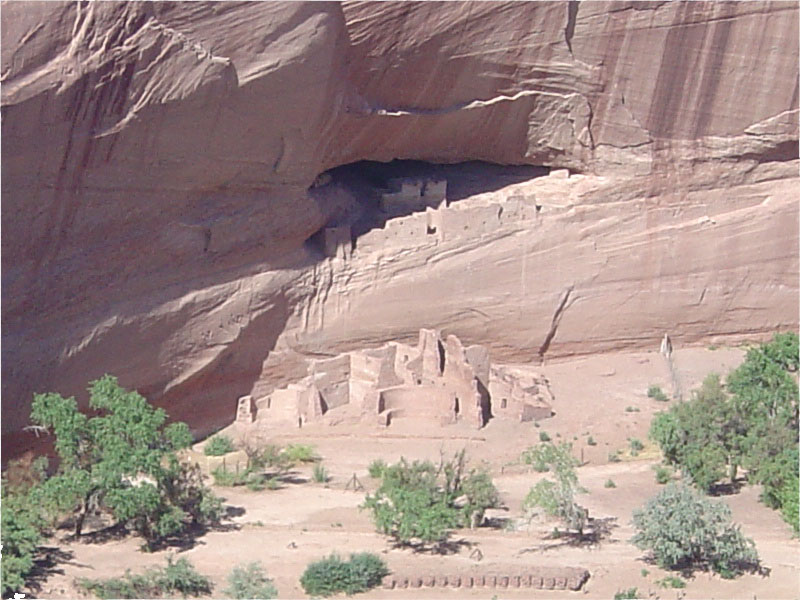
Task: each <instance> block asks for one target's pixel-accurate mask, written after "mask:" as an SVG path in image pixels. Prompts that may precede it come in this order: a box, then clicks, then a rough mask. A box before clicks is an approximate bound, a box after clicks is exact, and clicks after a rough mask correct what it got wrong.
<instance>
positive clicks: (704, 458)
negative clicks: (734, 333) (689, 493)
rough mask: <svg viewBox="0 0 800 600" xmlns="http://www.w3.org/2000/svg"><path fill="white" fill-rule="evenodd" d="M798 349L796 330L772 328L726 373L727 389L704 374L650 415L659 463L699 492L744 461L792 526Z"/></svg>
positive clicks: (768, 499) (765, 495)
mask: <svg viewBox="0 0 800 600" xmlns="http://www.w3.org/2000/svg"><path fill="white" fill-rule="evenodd" d="M798 351H799V350H798V336H797V335H796V334H795V333H783V334H777V335H776V336H775V337H774V338H773V339H772V341H770V342H768V343H766V344H761V345H759V346H758V347H755V348H751V349H750V350H748V352H747V356H746V358H745V360H744V362H743V363H742V364H741V365H740V366H739V367H738V368H737V369H735V370H734V371H732V372H731V373H730V375H728V378H727V381H726V387H727V391H726V389H724V388H723V387H722V385H721V383H720V380H719V378H718V377H717V376H715V375H711V376H709V377H708V378H706V380H705V381H704V382H703V386H702V387H701V389H700V390H699V391H697V392H695V394H694V395H693V397H692V399H691V400H690V401H689V402H686V403H683V404H680V405H677V406H673V407H672V408H671V409H670V410H669V411H667V412H665V413H661V414H659V415H657V416H656V418H655V419H654V420H653V423H652V425H651V430H650V437H651V438H652V439H653V440H654V441H656V442H657V443H658V444H659V446H660V447H661V451H662V453H663V454H664V459H665V461H666V462H667V463H668V464H672V465H676V466H678V467H679V468H680V469H681V470H682V471H683V472H684V473H685V474H687V475H689V476H690V477H691V478H692V480H693V482H694V483H695V484H696V485H697V486H698V487H699V488H700V489H702V490H708V489H710V487H711V486H712V485H713V484H714V483H716V482H717V481H719V480H720V479H722V478H724V477H725V475H726V473H727V475H728V476H729V477H730V478H731V479H733V478H735V476H736V473H737V470H738V468H739V467H740V466H742V467H745V468H746V469H747V471H748V481H749V482H751V483H760V484H762V486H763V487H762V490H763V491H762V495H761V499H762V501H763V502H764V503H765V504H766V505H767V506H770V507H772V508H775V509H779V510H781V512H782V514H784V518H786V519H787V521H789V522H790V524H791V525H792V527H793V529H794V530H795V531H797V528H798V526H797V524H796V522H797V519H796V518H793V517H792V515H793V514H795V513H796V511H794V509H793V506H796V504H797V495H798V492H797V485H794V484H793V483H792V482H796V481H797V479H796V478H797V464H798V446H797V437H798V388H797V382H796V375H795V374H796V372H797V369H798ZM785 503H787V508H786V510H785V511H784V508H783V507H784V504H785ZM793 511H794V512H793Z"/></svg>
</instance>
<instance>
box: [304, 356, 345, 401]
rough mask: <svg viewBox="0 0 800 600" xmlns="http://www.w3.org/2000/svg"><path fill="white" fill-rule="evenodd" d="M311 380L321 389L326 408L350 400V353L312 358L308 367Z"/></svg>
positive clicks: (320, 392)
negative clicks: (319, 358)
mask: <svg viewBox="0 0 800 600" xmlns="http://www.w3.org/2000/svg"><path fill="white" fill-rule="evenodd" d="M308 374H309V376H310V377H311V381H312V382H313V383H314V385H315V386H316V387H317V389H318V390H319V394H320V397H321V398H322V403H323V406H324V407H325V409H326V410H331V409H334V408H336V407H338V406H343V405H345V404H348V403H349V402H350V375H351V370H350V355H349V354H344V355H342V356H337V357H335V358H328V359H321V360H312V361H311V364H310V365H309V368H308Z"/></svg>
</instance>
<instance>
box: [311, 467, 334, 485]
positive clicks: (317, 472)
mask: <svg viewBox="0 0 800 600" xmlns="http://www.w3.org/2000/svg"><path fill="white" fill-rule="evenodd" d="M311 477H312V478H313V479H314V481H315V482H317V483H327V482H328V479H330V476H329V474H328V469H326V468H325V466H324V465H323V464H322V463H316V464H315V465H314V469H313V470H312V473H311Z"/></svg>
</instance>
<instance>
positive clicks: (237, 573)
mask: <svg viewBox="0 0 800 600" xmlns="http://www.w3.org/2000/svg"><path fill="white" fill-rule="evenodd" d="M225 594H226V595H227V596H228V597H229V598H236V599H240V598H242V599H245V598H253V599H258V600H269V599H270V598H277V596H278V590H277V588H276V587H275V585H274V584H273V583H272V580H271V579H270V578H269V577H267V574H266V573H265V572H264V567H262V566H261V563H258V562H251V563H248V564H246V565H240V566H238V567H235V568H234V569H233V571H231V574H230V575H229V576H228V588H227V589H226V590H225Z"/></svg>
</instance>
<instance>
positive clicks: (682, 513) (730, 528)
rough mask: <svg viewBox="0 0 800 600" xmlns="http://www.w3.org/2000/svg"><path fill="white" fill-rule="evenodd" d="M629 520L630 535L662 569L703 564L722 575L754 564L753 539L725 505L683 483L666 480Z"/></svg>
mask: <svg viewBox="0 0 800 600" xmlns="http://www.w3.org/2000/svg"><path fill="white" fill-rule="evenodd" d="M633 525H634V527H635V528H636V535H635V536H634V537H633V539H632V540H631V541H632V542H633V543H634V544H635V545H636V547H637V548H639V549H640V550H649V551H650V552H651V553H652V555H653V558H654V559H655V561H656V563H658V565H659V566H660V567H662V568H664V569H691V568H698V567H701V568H709V569H711V570H712V571H714V572H716V573H719V574H721V575H722V576H723V577H726V578H727V577H733V576H735V575H737V574H740V573H741V572H743V571H746V570H755V569H757V568H758V565H759V559H758V553H757V552H756V549H755V545H754V544H753V541H752V540H751V539H749V538H746V537H744V536H743V535H742V533H741V531H740V529H739V527H738V526H736V525H734V524H733V523H731V512H730V509H729V508H728V506H727V505H726V504H724V503H723V502H715V501H713V500H708V499H706V498H704V497H702V496H701V495H699V494H698V493H697V492H695V491H694V490H693V489H692V488H690V487H688V486H685V485H677V484H675V483H670V484H668V485H667V486H666V487H665V488H664V489H663V490H662V491H661V492H659V494H658V495H656V496H655V497H654V498H652V499H651V500H649V501H648V502H647V504H646V505H645V506H644V508H642V509H640V510H637V511H634V513H633Z"/></svg>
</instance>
